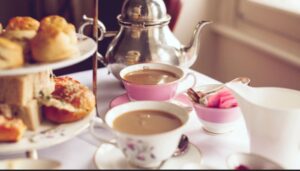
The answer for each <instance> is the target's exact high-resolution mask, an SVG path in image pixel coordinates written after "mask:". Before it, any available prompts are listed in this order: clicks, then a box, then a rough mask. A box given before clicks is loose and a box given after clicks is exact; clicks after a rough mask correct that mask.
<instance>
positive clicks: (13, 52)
mask: <svg viewBox="0 0 300 171" xmlns="http://www.w3.org/2000/svg"><path fill="white" fill-rule="evenodd" d="M23 64H24V55H23V49H22V47H21V46H20V45H19V44H17V43H15V42H13V41H11V40H8V39H6V38H1V37H0V70H1V69H10V68H16V67H20V66H22V65H23Z"/></svg>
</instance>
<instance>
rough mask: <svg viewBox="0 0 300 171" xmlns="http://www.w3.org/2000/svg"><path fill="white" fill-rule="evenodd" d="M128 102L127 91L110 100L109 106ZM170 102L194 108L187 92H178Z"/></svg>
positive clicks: (189, 108) (190, 108)
mask: <svg viewBox="0 0 300 171" xmlns="http://www.w3.org/2000/svg"><path fill="white" fill-rule="evenodd" d="M127 102H130V100H129V98H128V96H127V93H125V94H122V95H120V96H117V97H115V98H114V99H113V100H112V101H110V104H109V107H110V108H112V107H115V106H118V105H120V104H123V103H127ZM169 102H171V103H174V104H177V105H179V106H182V107H186V108H187V109H188V110H193V103H192V102H191V101H190V99H189V97H188V96H187V95H186V94H185V93H180V94H178V95H177V96H176V97H175V98H174V99H172V100H170V101H169Z"/></svg>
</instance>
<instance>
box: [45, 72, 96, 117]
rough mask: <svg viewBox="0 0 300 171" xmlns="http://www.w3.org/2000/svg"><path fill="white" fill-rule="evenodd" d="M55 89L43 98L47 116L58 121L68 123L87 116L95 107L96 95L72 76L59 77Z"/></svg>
mask: <svg viewBox="0 0 300 171" xmlns="http://www.w3.org/2000/svg"><path fill="white" fill-rule="evenodd" d="M54 80H55V91H54V92H53V93H52V95H51V96H49V97H44V98H43V100H42V104H43V105H44V107H43V112H44V115H45V117H46V118H47V119H48V120H50V121H53V122H56V123H68V122H74V121H77V120H80V119H82V118H84V117H85V116H87V115H88V114H89V113H91V111H92V110H93V109H94V107H95V103H96V102H95V96H94V94H93V93H92V92H91V91H90V90H89V89H88V87H86V86H84V85H82V84H80V83H79V82H78V81H76V80H74V79H72V78H70V77H58V78H54Z"/></svg>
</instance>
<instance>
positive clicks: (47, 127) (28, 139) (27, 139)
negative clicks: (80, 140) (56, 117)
mask: <svg viewBox="0 0 300 171" xmlns="http://www.w3.org/2000/svg"><path fill="white" fill-rule="evenodd" d="M93 116H95V111H93V112H91V113H90V114H89V115H88V116H86V117H85V118H83V119H82V120H79V121H76V122H72V123H67V124H52V123H49V122H46V121H44V122H43V123H42V125H41V126H40V128H39V129H38V130H37V131H35V132H33V131H26V133H25V134H24V136H23V138H22V139H21V140H20V141H18V142H12V143H0V154H10V153H18V152H24V151H29V150H38V149H42V148H47V147H50V146H53V145H56V144H59V143H62V142H65V141H67V140H69V139H71V138H73V137H75V136H76V135H78V134H79V133H81V132H82V131H83V130H84V129H86V128H87V127H88V126H89V123H90V119H91V117H93Z"/></svg>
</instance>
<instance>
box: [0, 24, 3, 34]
mask: <svg viewBox="0 0 300 171" xmlns="http://www.w3.org/2000/svg"><path fill="white" fill-rule="evenodd" d="M2 30H3V27H2V24H1V23H0V34H1V33H2Z"/></svg>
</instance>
